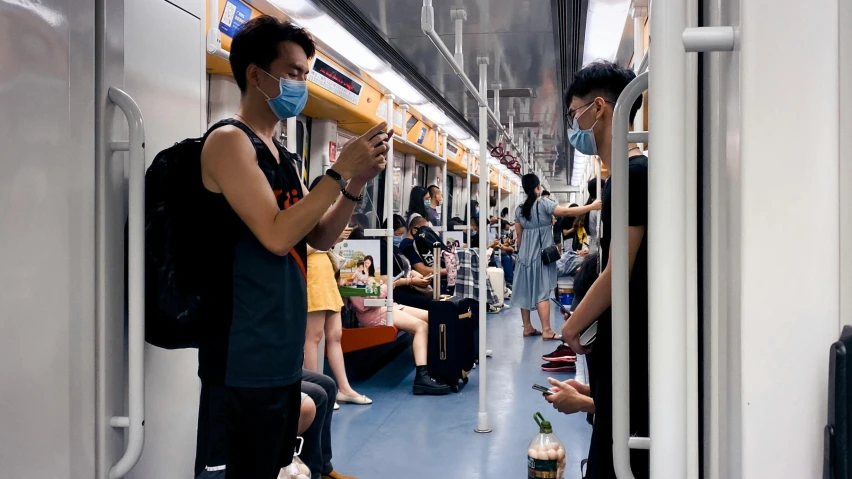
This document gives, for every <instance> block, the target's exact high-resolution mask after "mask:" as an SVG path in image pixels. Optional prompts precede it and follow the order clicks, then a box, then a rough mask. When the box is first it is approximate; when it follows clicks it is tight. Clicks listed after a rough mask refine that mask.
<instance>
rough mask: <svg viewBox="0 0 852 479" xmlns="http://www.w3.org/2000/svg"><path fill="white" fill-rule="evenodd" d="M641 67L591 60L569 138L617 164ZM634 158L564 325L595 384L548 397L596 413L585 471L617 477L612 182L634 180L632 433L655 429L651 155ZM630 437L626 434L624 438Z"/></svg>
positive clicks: (574, 94)
mask: <svg viewBox="0 0 852 479" xmlns="http://www.w3.org/2000/svg"><path fill="white" fill-rule="evenodd" d="M635 77H636V75H635V74H634V73H633V71H631V70H629V69H625V68H621V67H619V66H617V65H615V64H612V63H609V62H597V63H593V64H591V65H588V66H586V67H585V68H583V69H582V70H581V71H580V72H578V73H577V75H576V76H575V77H574V81H573V82H572V84H571V86H570V88H569V89H568V93H567V95H566V98H565V103H566V104H568V105H569V108H568V119H567V121H568V124H569V125H571V126H572V128H571V130H570V131H569V138H570V141H571V144H572V146H574V148H575V149H577V150H578V151H580V152H581V153H583V154H587V155H599V156H600V158H601V161H602V162H603V164H604V166H605V167H606V168H607V169H608V170H610V171H612V170H611V161H612V140H611V139H612V117H613V107H614V106H615V101H616V100H617V99H618V96H619V95H620V94H621V92H622V91H623V90H624V88H625V87H626V86H627V84H628V83H630V82H631V81H632V80H633V79H634V78H635ZM641 104H642V101H641V98H640V99H638V100H637V101H636V103H635V104H634V105H633V106H632V108H631V110H630V124H631V126H632V124H633V118H634V117H635V116H636V112H637V111H638V110H639V107H640V106H641ZM629 149H630V152H629V154H630V165H629V167H628V177H627V178H612V179H611V181H608V182H607V183H606V187H605V188H604V191H603V195H602V198H603V207H602V208H601V220H602V223H603V228H602V229H603V232H602V233H603V234H602V235H601V249H602V260H603V262H602V266H603V271H602V272H601V275H600V276H599V277H598V278H597V280H596V281H595V282H594V284H593V285H592V287H591V288H590V289H589V290H588V292H587V293H586V295H585V296H584V297H583V299H582V301H580V304H579V305H577V308H576V309H575V311H574V314H573V315H571V316H570V318H566V319H567V322H566V323H565V325H564V326H563V328H562V335H563V337H564V338H565V341H566V342H567V343H568V344H569V345H570V346H571V348H572V349H573V350H574V351H576V352H577V353H579V354H587V359H588V363H589V372H590V379H591V381H590V385H588V386H587V385H583V384H580V383H577V382H576V381H574V380H569V381H566V382H560V381H556V380H553V379H551V380H550V382H551V384H552V385H553V386H554V389H555V390H556V391H557V392H556V394H554V395H551V396H548V397H547V400H548V401H549V402H551V403H553V405H554V407H555V408H556V409H558V410H559V411H561V412H564V413H566V414H570V413H574V412H587V413H594V425H593V428H592V440H591V443H590V445H589V457H588V467H587V470H586V474H585V478H586V479H615V477H616V476H615V470H614V465H613V457H612V445H613V437H612V414H613V411H612V399H613V397H612V396H613V392H612V322H611V319H610V312H609V308H610V305H611V304H612V296H611V292H612V286H611V285H612V279H611V278H612V271H611V267H610V265H609V260H610V248H609V245H610V240H611V238H612V235H611V233H610V231H611V230H612V227H611V224H610V218H611V212H612V203H611V194H610V190H611V187H612V182H616V183H617V182H620V181H627V182H629V185H630V188H629V190H630V198H629V210H628V230H629V231H628V257H629V258H630V270H631V272H632V274H631V276H630V311H629V314H630V338H629V341H630V398H629V402H630V433H631V434H632V435H638V436H643V437H647V436H648V426H649V424H648V422H649V417H648V415H649V410H648V409H649V408H648V249H647V241H646V238H647V230H646V226H647V224H648V221H647V220H648V158H646V157H645V156H644V155H642V152H641V151H640V150H639V148H638V147H637V146H636V145H630V146H629ZM594 321H597V322H598V329H597V336H596V339H595V342H594V343H593V344H592V348H591V350H588V349H587V348H584V347H582V346H580V344H579V335H580V333H581V332H582V331H583V330H585V329H586V328H587V327H588V326H589V325H591V324H592V323H593V322H594ZM624 439H625V440H626V438H624ZM630 467H631V469H632V471H633V475H634V477H636V478H637V479H644V478H647V477H649V475H650V471H649V456H648V451H637V450H632V451H631V453H630Z"/></svg>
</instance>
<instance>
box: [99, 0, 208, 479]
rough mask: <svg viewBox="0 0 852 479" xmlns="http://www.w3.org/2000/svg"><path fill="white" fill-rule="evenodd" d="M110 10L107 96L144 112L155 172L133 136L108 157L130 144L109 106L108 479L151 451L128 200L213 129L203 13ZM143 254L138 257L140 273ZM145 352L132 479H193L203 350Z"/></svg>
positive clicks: (104, 269) (105, 137)
mask: <svg viewBox="0 0 852 479" xmlns="http://www.w3.org/2000/svg"><path fill="white" fill-rule="evenodd" d="M178 3H180V2H178ZM104 8H105V9H104V13H105V19H104V27H103V28H104V29H105V30H106V33H105V35H104V38H105V39H106V38H110V39H112V38H120V39H123V44H121V43H119V44H118V45H116V44H114V43H109V44H105V45H104V46H103V52H102V64H101V65H100V67H101V68H100V69H99V74H100V75H101V87H102V88H101V89H100V90H99V92H98V93H99V94H101V95H106V94H107V93H106V91H105V89H106V88H108V87H110V86H114V85H115V86H118V87H123V88H124V89H125V90H126V92H127V94H128V95H129V96H130V97H131V98H132V99H133V100H134V101H135V103H136V104H137V105H138V107H139V109H140V110H141V115H142V118H141V119H139V120H138V121H139V122H141V124H142V129H143V130H144V134H145V137H144V144H143V145H142V147H143V149H144V152H145V155H144V160H145V163H146V164H145V165H137V164H134V161H135V160H134V154H133V152H134V150H135V149H136V148H137V147H138V145H135V144H134V141H135V140H134V139H132V138H131V141H130V144H129V145H128V148H129V150H130V153H129V154H128V153H124V152H121V151H111V150H110V149H109V146H111V143H110V142H116V141H122V140H126V139H127V138H128V134H127V133H126V131H127V127H126V125H127V123H128V121H129V120H127V119H125V118H124V115H122V112H121V111H120V110H119V109H118V108H116V106H115V105H113V104H111V103H109V102H107V103H106V105H105V106H104V107H103V110H102V115H101V118H99V120H102V122H103V125H102V128H103V130H102V135H101V138H100V139H99V147H102V148H104V149H103V150H102V151H103V152H102V154H101V155H99V162H100V165H99V167H100V172H101V173H100V175H99V176H98V185H97V186H98V189H99V193H98V196H97V200H98V204H97V206H98V233H99V235H100V236H99V242H98V271H99V273H100V274H99V281H98V315H97V316H98V326H99V330H100V331H99V337H98V340H99V342H100V343H99V345H98V346H99V347H98V349H97V360H98V363H99V367H100V371H99V374H100V378H99V383H100V387H99V388H98V393H99V396H98V413H99V421H98V441H97V450H98V459H99V464H98V467H99V472H98V477H100V478H105V477H107V475H109V474H110V469H111V468H113V467H115V466H114V464H116V462H117V461H119V458H123V459H121V461H120V464H121V466H119V467H116V469H115V471H113V473H112V474H113V475H124V474H123V473H124V472H125V470H126V469H127V468H128V467H125V466H129V467H132V466H133V462H134V461H133V456H134V451H136V453H138V451H139V450H141V449H142V444H140V443H139V442H140V441H137V440H135V439H134V438H136V437H138V436H137V434H138V433H136V432H134V428H141V426H142V424H137V423H138V422H140V419H139V418H138V417H133V413H132V411H133V405H134V404H136V403H137V401H139V400H140V399H139V398H138V396H140V395H142V390H141V389H140V388H138V387H137V384H136V383H135V381H134V378H136V377H139V374H140V371H139V370H138V369H137V365H135V364H133V361H132V359H133V358H134V355H133V353H132V351H133V348H134V344H135V340H131V339H130V338H129V332H130V331H132V330H133V326H125V323H126V321H127V322H129V321H130V320H125V318H126V317H127V316H126V314H127V313H126V310H127V308H128V307H133V305H129V306H128V305H127V302H128V300H127V299H126V298H125V277H135V275H136V272H135V271H133V268H130V270H129V271H125V267H124V265H125V260H124V257H125V256H124V255H125V253H124V251H125V247H126V245H125V239H124V234H125V233H124V229H125V221H126V220H127V218H128V214H129V211H131V208H132V204H129V202H132V201H133V199H130V200H129V199H128V194H129V192H130V187H129V185H128V181H129V180H128V178H130V181H132V176H133V172H134V171H135V172H138V171H139V169H140V168H145V167H146V166H147V164H150V162H151V161H152V160H153V158H154V155H155V154H156V153H157V152H158V151H160V150H162V149H164V148H166V147H168V146H170V145H172V144H174V143H175V142H178V141H181V140H182V139H184V138H192V137H198V136H200V135H201V134H202V133H203V131H204V129H205V126H206V125H205V122H206V92H205V90H204V85H205V84H206V82H205V72H204V40H203V38H204V34H203V29H204V22H203V21H202V20H201V18H203V15H204V8H203V5H181V6H176V3H170V2H167V1H165V0H152V1H145V2H141V1H133V2H124V4H123V5H121V4H117V3H113V2H107V3H106V4H105V7H104ZM155 25H156V29H154V28H153V26H155ZM105 41H106V40H105ZM131 120H132V119H131ZM122 160H123V161H122ZM131 241H132V239H131ZM134 254H136V253H133V252H131V262H130V263H129V264H131V265H132V264H133V262H132V255H134ZM134 309H135V308H134ZM128 348H129V351H131V352H128ZM144 354H145V360H144V363H143V365H142V367H143V370H144V374H142V377H143V380H144V387H145V393H144V397H143V398H142V399H143V400H144V413H145V421H144V432H142V433H141V434H143V438H142V440H141V442H142V443H143V444H144V450H142V451H141V459H140V462H139V463H138V464H137V465H136V467H135V468H133V469H132V470H131V471H130V473H129V474H127V476H128V477H137V478H145V477H160V478H164V479H165V478H178V477H187V476H188V475H189V474H192V470H193V464H194V455H195V447H194V444H195V429H196V419H197V415H198V408H197V406H198V393H199V382H198V379H197V351H195V350H179V351H166V350H162V349H158V348H154V347H151V346H148V345H145V346H144ZM129 363H130V364H129ZM129 368H130V373H128V370H129ZM128 388H129V389H128ZM128 410H130V411H131V413H130V414H129V416H130V417H129V420H127V421H125V424H124V426H123V427H122V426H118V425H117V424H116V425H112V424H111V422H112V421H113V420H112V419H111V418H114V417H121V416H128ZM128 423H129V424H128ZM125 448H126V449H128V451H127V452H125Z"/></svg>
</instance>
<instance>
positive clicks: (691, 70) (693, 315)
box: [681, 0, 700, 479]
mask: <svg viewBox="0 0 852 479" xmlns="http://www.w3.org/2000/svg"><path fill="white" fill-rule="evenodd" d="M686 3H687V6H686V22H687V23H688V25H689V26H690V27H697V26H698V0H688V1H687V2H686ZM681 38H682V36H681ZM685 76H686V78H685V87H686V96H685V104H686V121H685V122H684V125H685V129H686V132H685V135H684V137H683V138H684V139H685V151H684V156H683V163H684V164H685V171H684V175H685V176H684V182H683V184H684V187H685V188H686V191H685V193H684V194H685V201H684V207H685V209H686V211H685V216H684V221H685V227H686V233H685V240H686V249H685V250H684V251H685V252H686V257H685V261H686V275H687V276H686V281H684V283H683V284H685V285H686V316H685V317H684V319H685V320H686V341H685V342H684V344H685V347H686V362H685V368H686V371H685V374H686V378H685V381H686V383H685V386H686V393H685V394H686V474H685V475H684V476H683V477H685V478H686V479H698V477H699V472H698V469H699V461H698V455H699V448H700V446H699V444H698V438H699V431H698V414H699V412H698V381H699V380H698V55H687V56H686V74H685Z"/></svg>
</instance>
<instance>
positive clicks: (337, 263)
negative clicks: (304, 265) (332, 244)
mask: <svg viewBox="0 0 852 479" xmlns="http://www.w3.org/2000/svg"><path fill="white" fill-rule="evenodd" d="M326 255H328V260H329V261H331V267H332V268H333V269H334V274H337V273H338V272H340V268H342V267H343V265H344V264H346V258H344V257H342V256H340V255H338V254H337V253H335V252H334V251H332V250H328V251H326Z"/></svg>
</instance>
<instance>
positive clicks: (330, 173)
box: [325, 168, 349, 188]
mask: <svg viewBox="0 0 852 479" xmlns="http://www.w3.org/2000/svg"><path fill="white" fill-rule="evenodd" d="M325 174H326V176H328V177H329V178H331V179H332V180H334V181H336V182H337V184H338V185H340V187H341V188H346V186H347V185H348V184H349V182H348V181H346V180H344V179H343V177H342V176H340V173H338V172H336V171H334V170H332V169H331V168H329V169H327V170H326V171H325Z"/></svg>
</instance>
